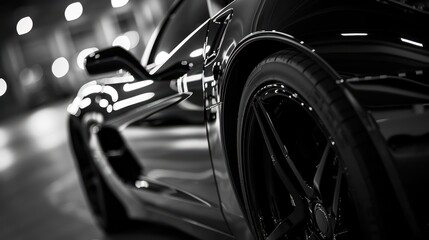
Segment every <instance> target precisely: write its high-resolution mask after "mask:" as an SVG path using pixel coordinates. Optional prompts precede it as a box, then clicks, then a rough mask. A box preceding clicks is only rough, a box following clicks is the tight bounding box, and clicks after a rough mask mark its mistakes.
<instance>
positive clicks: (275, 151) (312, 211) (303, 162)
mask: <svg viewBox="0 0 429 240" xmlns="http://www.w3.org/2000/svg"><path fill="white" fill-rule="evenodd" d="M243 119H244V120H243V134H242V136H241V137H242V138H241V156H242V159H244V160H243V161H242V162H243V165H244V166H243V168H244V182H245V186H246V187H245V191H246V196H247V201H248V210H249V212H250V214H251V218H252V224H253V225H254V228H255V229H257V230H256V234H257V235H258V237H259V238H260V239H269V240H271V239H283V238H285V237H286V236H287V237H288V238H289V239H349V238H350V235H351V234H350V233H349V231H350V225H351V222H350V220H351V217H350V215H351V214H352V212H353V211H352V210H351V209H352V206H351V205H352V204H351V201H350V200H349V195H348V185H347V182H346V179H345V177H344V166H342V161H340V158H339V157H338V154H337V152H338V151H337V150H336V146H335V142H334V141H333V139H332V138H331V137H330V136H329V134H327V131H326V130H325V129H324V127H323V125H322V124H321V121H320V119H319V118H318V117H317V115H316V113H315V111H314V109H313V107H312V106H310V105H309V104H308V103H307V102H306V101H305V100H304V99H303V98H302V97H301V96H299V95H298V94H297V93H296V92H295V91H293V90H292V89H291V88H288V87H287V86H285V85H284V84H282V83H269V84H265V85H263V86H261V87H259V88H258V89H257V91H255V93H254V94H253V95H251V97H250V100H249V101H248V104H247V106H246V109H245V112H244V117H243Z"/></svg>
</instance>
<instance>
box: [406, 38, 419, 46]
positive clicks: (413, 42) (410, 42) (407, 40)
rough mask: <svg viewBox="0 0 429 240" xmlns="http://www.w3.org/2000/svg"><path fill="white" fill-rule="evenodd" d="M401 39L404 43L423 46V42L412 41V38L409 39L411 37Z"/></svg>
mask: <svg viewBox="0 0 429 240" xmlns="http://www.w3.org/2000/svg"><path fill="white" fill-rule="evenodd" d="M401 41H402V42H404V43H408V44H411V45H414V46H417V47H423V43H419V42H416V41H412V40H409V39H406V38H401Z"/></svg>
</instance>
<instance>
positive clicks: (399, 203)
mask: <svg viewBox="0 0 429 240" xmlns="http://www.w3.org/2000/svg"><path fill="white" fill-rule="evenodd" d="M415 6H419V7H418V8H415ZM428 13H429V12H428V6H427V3H425V2H424V1H402V2H399V1H394V0H392V1H372V0H368V1H348V2H344V1H333V2H332V1H331V2H328V1H294V0H290V1H289V0H288V1H280V0H267V1H248V0H246V1H244V0H235V1H231V0H224V1H223V0H208V1H197V0H179V1H176V2H175V3H174V4H173V5H172V7H171V10H170V12H169V13H168V15H167V16H166V18H165V20H164V21H163V23H162V24H161V25H160V27H159V28H158V30H157V31H155V34H154V35H153V36H152V38H151V40H150V44H149V45H148V47H147V49H146V51H145V53H144V56H143V58H142V61H141V63H140V62H139V61H137V60H136V59H134V58H133V57H132V56H131V55H130V54H129V53H127V52H126V51H125V50H123V49H121V48H118V47H113V48H111V49H106V50H100V51H97V52H94V53H93V54H91V55H90V56H89V57H87V59H86V68H87V71H88V72H89V73H91V74H102V73H103V74H104V73H109V72H112V71H117V70H120V69H123V70H125V72H128V73H124V71H122V70H121V71H120V73H118V74H117V75H116V76H115V77H113V78H111V77H108V78H101V79H100V80H96V81H93V82H90V83H88V84H86V85H84V86H83V87H82V88H81V90H80V91H79V93H78V94H77V96H76V98H75V100H74V101H73V102H72V103H71V104H70V106H69V108H68V111H69V113H70V115H71V116H70V121H69V123H70V133H71V141H72V146H73V149H74V151H75V155H76V159H77V163H78V166H79V170H80V172H81V176H82V179H83V181H82V183H83V187H84V189H85V190H86V193H87V196H88V200H89V203H90V205H91V207H92V210H93V212H94V215H95V216H96V218H97V220H98V222H99V224H100V226H101V227H102V228H103V229H104V230H105V231H106V232H114V231H119V230H123V229H124V227H125V226H126V225H127V224H130V222H129V220H130V219H139V220H148V221H160V222H164V223H168V224H171V225H174V226H176V227H178V228H180V229H182V230H184V231H187V232H189V233H191V234H193V235H196V236H198V237H201V238H207V239H284V238H285V237H286V238H287V239H351V238H359V239H360V238H362V239H387V238H391V237H398V236H401V237H404V238H412V239H413V238H422V239H423V238H425V237H427V234H428V224H429V212H428V211H427V210H426V209H427V208H426V207H425V206H426V205H425V204H426V203H425V200H424V198H423V197H422V196H424V192H425V189H427V188H428V187H429V181H428V178H427V174H426V170H427V169H429V165H428V161H427V160H428V158H429V151H428V149H429V148H428V144H429V138H428V136H429V124H428V122H429V112H428V109H429V108H428V106H429V105H428V103H429V94H428V93H429V85H428V82H427V72H428V66H429V51H428V46H429V38H428V37H427V35H426V34H425V33H424V31H422V30H421V29H420V28H419V27H418V26H419V23H423V22H427V21H428V15H427V14H428ZM417 186H419V187H417ZM142 224H143V225H144V223H142ZM130 225H131V224H130ZM392 229H395V230H394V231H393V230H392Z"/></svg>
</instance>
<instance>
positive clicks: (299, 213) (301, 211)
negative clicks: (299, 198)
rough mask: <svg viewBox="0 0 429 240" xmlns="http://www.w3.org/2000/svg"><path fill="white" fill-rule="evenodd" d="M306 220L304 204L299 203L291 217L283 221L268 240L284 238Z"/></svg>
mask: <svg viewBox="0 0 429 240" xmlns="http://www.w3.org/2000/svg"><path fill="white" fill-rule="evenodd" d="M305 219H306V214H305V208H304V204H302V202H300V203H298V204H297V205H296V207H295V209H294V210H293V212H292V213H291V214H290V215H289V217H288V218H286V219H284V220H282V221H281V222H280V223H279V224H278V225H277V226H276V227H275V228H274V230H273V231H272V232H271V233H270V234H269V235H268V237H267V238H266V240H277V239H280V238H282V237H284V236H285V235H286V234H288V233H289V232H290V231H291V230H293V229H294V228H295V227H297V226H299V225H300V224H302V223H304V222H305Z"/></svg>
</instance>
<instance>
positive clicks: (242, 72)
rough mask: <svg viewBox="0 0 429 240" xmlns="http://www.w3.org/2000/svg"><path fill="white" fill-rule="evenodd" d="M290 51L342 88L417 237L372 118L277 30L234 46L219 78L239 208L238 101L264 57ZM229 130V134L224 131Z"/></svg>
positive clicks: (307, 50) (228, 155)
mask: <svg viewBox="0 0 429 240" xmlns="http://www.w3.org/2000/svg"><path fill="white" fill-rule="evenodd" d="M285 49H292V50H295V51H297V52H299V53H303V54H305V55H306V56H308V57H309V58H311V59H312V60H313V61H315V62H316V63H317V64H318V65H319V66H320V67H321V68H322V69H323V70H325V71H326V73H328V74H329V75H330V76H331V77H332V78H333V79H335V80H337V83H338V84H339V85H340V87H341V88H342V89H343V91H344V94H345V95H346V97H347V99H348V100H349V101H350V103H351V105H352V107H353V108H354V110H355V112H356V113H357V115H358V117H359V118H360V120H361V122H362V124H363V125H364V126H365V128H366V129H367V131H368V132H367V133H368V135H369V136H370V139H371V141H372V142H373V144H374V146H375V148H376V149H377V150H378V154H380V162H378V163H377V165H380V166H381V165H383V166H384V167H385V169H386V173H384V174H386V175H387V176H388V178H389V179H390V183H389V184H392V183H395V185H394V186H393V184H392V186H391V187H392V189H391V190H389V194H390V195H392V196H393V195H396V197H399V199H400V200H399V201H400V203H399V205H400V208H401V211H402V212H403V213H404V215H405V218H406V219H407V222H408V227H409V228H410V229H411V232H412V233H413V235H414V236H419V235H420V234H421V233H420V232H419V230H418V229H416V226H417V224H416V219H415V216H412V215H411V214H408V212H409V210H410V209H411V207H410V203H409V201H408V199H407V198H406V197H404V195H403V193H404V189H403V186H402V184H400V183H398V179H399V178H398V176H397V172H396V170H395V169H394V168H395V167H394V166H393V165H392V159H391V156H390V155H389V153H388V152H387V149H386V148H385V145H384V143H383V142H382V140H381V135H380V133H379V131H378V130H377V127H376V124H375V123H374V119H373V118H372V117H371V116H370V115H369V114H368V113H367V112H366V111H365V109H364V108H362V106H361V105H360V102H359V99H356V98H355V96H354V95H353V94H352V93H351V92H350V91H349V89H348V88H347V87H345V86H343V84H341V83H342V82H343V81H342V77H341V76H340V74H339V73H338V72H337V71H336V70H335V69H334V68H333V67H332V66H331V65H330V64H329V63H328V62H327V61H325V60H324V59H323V58H322V57H320V56H319V55H318V54H317V52H316V50H314V49H312V48H311V47H309V46H308V45H305V44H304V42H302V41H300V40H299V39H296V38H294V37H293V36H290V35H287V34H285V33H282V32H276V31H260V32H256V33H252V34H250V35H248V36H246V37H245V38H244V39H243V40H242V41H240V42H239V43H238V44H237V47H236V48H235V50H234V51H233V53H232V54H231V56H230V57H229V61H228V63H227V64H226V66H225V70H224V71H223V75H222V76H221V78H222V79H221V83H220V91H219V92H220V98H221V102H222V110H221V111H222V113H221V131H222V141H223V142H224V146H225V154H226V159H227V164H228V167H229V169H228V170H229V172H230V175H231V180H232V181H233V185H234V187H235V190H236V194H237V196H238V198H239V201H240V203H241V205H242V206H243V203H244V201H243V196H242V189H241V186H240V178H239V174H238V172H239V170H238V169H239V165H238V164H239V163H238V158H237V156H236V154H237V144H236V139H237V116H238V109H239V103H240V98H241V91H242V89H243V87H244V85H245V83H246V80H247V78H248V76H249V75H250V73H251V72H252V70H253V69H254V67H256V66H257V65H258V64H259V62H261V61H262V60H263V59H265V58H266V57H268V56H270V55H271V54H273V53H276V52H278V51H281V50H285ZM225 129H228V131H225Z"/></svg>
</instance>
